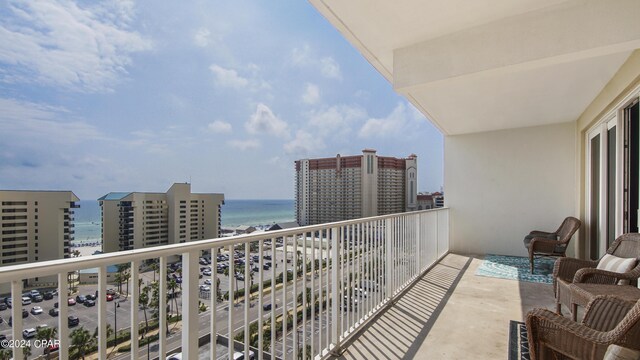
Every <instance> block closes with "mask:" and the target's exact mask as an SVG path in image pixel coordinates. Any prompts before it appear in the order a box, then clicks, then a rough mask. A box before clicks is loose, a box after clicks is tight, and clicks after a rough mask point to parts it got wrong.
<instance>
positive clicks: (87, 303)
mask: <svg viewBox="0 0 640 360" xmlns="http://www.w3.org/2000/svg"><path fill="white" fill-rule="evenodd" d="M84 306H86V307H92V306H96V301H95V300H89V299H87V300H85V301H84Z"/></svg>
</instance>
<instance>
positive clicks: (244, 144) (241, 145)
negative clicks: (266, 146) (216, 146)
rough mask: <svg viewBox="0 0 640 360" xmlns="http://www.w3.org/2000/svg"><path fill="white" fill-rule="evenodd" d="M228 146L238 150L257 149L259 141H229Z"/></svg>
mask: <svg viewBox="0 0 640 360" xmlns="http://www.w3.org/2000/svg"><path fill="white" fill-rule="evenodd" d="M227 144H229V146H231V147H233V148H236V149H239V150H243V151H244V150H249V149H257V148H259V147H260V141H258V140H254V139H248V140H230V141H228V142H227Z"/></svg>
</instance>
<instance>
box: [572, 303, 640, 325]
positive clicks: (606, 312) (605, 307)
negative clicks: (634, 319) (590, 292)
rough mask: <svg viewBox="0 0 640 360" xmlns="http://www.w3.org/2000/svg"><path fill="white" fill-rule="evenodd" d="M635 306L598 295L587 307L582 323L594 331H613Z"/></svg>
mask: <svg viewBox="0 0 640 360" xmlns="http://www.w3.org/2000/svg"><path fill="white" fill-rule="evenodd" d="M633 306H634V303H632V302H629V301H625V300H622V299H620V298H617V297H615V296H611V295H598V296H596V297H595V298H594V299H593V300H591V302H589V304H588V305H587V307H586V309H585V314H584V319H583V320H582V323H583V324H584V325H586V326H588V327H590V328H592V329H594V330H598V331H611V330H613V329H615V327H616V326H618V324H619V323H620V321H622V319H624V317H625V316H626V315H627V313H628V312H629V310H631V309H632V308H633Z"/></svg>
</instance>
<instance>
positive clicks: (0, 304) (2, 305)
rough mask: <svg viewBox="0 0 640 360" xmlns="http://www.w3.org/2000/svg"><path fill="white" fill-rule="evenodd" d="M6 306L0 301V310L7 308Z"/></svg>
mask: <svg viewBox="0 0 640 360" xmlns="http://www.w3.org/2000/svg"><path fill="white" fill-rule="evenodd" d="M7 308H8V306H7V304H5V303H0V311H1V310H7Z"/></svg>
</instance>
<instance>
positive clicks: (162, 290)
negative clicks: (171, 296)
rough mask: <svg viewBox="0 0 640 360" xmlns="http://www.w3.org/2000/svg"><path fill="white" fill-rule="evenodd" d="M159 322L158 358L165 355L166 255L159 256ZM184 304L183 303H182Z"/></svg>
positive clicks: (162, 357)
mask: <svg viewBox="0 0 640 360" xmlns="http://www.w3.org/2000/svg"><path fill="white" fill-rule="evenodd" d="M159 284H160V287H159V295H158V297H159V299H158V303H159V305H158V306H159V309H158V310H159V311H158V314H159V315H160V316H159V324H158V334H159V335H160V336H159V338H158V358H160V359H164V358H166V357H167V257H166V256H161V257H160V279H159ZM183 306H184V305H183Z"/></svg>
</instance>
